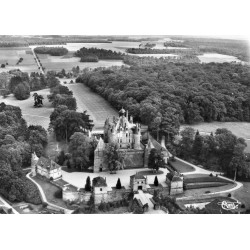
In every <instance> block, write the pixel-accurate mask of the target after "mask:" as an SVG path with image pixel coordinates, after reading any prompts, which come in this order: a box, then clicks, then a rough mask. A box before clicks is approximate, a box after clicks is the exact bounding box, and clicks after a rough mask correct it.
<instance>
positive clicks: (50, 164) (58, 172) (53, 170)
mask: <svg viewBox="0 0 250 250" xmlns="http://www.w3.org/2000/svg"><path fill="white" fill-rule="evenodd" d="M37 174H40V175H42V176H45V177H46V178H47V179H53V180H55V179H58V178H60V177H61V176H62V167H61V166H60V165H58V164H57V163H55V162H54V161H53V160H51V159H48V158H45V157H43V156H41V157H40V158H38V157H37V156H36V153H33V154H32V159H31V175H32V176H36V175H37Z"/></svg>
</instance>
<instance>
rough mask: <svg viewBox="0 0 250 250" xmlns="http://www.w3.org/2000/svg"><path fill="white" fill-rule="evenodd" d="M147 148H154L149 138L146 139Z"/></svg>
mask: <svg viewBox="0 0 250 250" xmlns="http://www.w3.org/2000/svg"><path fill="white" fill-rule="evenodd" d="M147 148H149V149H152V148H154V145H153V143H152V141H151V139H150V138H149V139H148V143H147Z"/></svg>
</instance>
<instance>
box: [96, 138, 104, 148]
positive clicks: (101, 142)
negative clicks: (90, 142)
mask: <svg viewBox="0 0 250 250" xmlns="http://www.w3.org/2000/svg"><path fill="white" fill-rule="evenodd" d="M104 147H105V143H104V141H103V139H102V138H100V139H99V142H98V144H97V146H96V149H95V150H102V149H104Z"/></svg>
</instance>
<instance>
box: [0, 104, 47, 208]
mask: <svg viewBox="0 0 250 250" xmlns="http://www.w3.org/2000/svg"><path fill="white" fill-rule="evenodd" d="M46 145H47V133H46V131H45V129H44V128H42V127H41V126H29V127H27V124H26V121H25V120H24V119H23V118H22V113H21V109H20V108H19V107H15V106H10V105H5V104H4V103H1V104H0V194H1V195H3V196H4V197H5V198H7V199H8V200H9V201H11V202H14V201H18V202H21V201H26V202H31V203H34V204H39V203H40V202H41V200H40V196H39V192H38V190H37V188H36V186H35V185H34V184H33V183H32V182H30V181H29V180H28V179H27V178H26V177H25V173H24V172H23V170H22V169H23V168H26V167H29V166H30V164H31V153H33V152H36V154H37V155H38V157H39V156H41V155H42V154H43V153H44V147H45V146H46Z"/></svg>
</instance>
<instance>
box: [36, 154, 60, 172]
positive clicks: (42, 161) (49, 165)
mask: <svg viewBox="0 0 250 250" xmlns="http://www.w3.org/2000/svg"><path fill="white" fill-rule="evenodd" d="M37 165H38V166H41V167H42V168H46V169H48V170H54V169H58V168H60V167H61V166H59V165H58V164H57V163H55V162H54V161H52V160H51V159H48V158H45V157H43V156H41V157H40V158H39V160H38V162H37Z"/></svg>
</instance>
